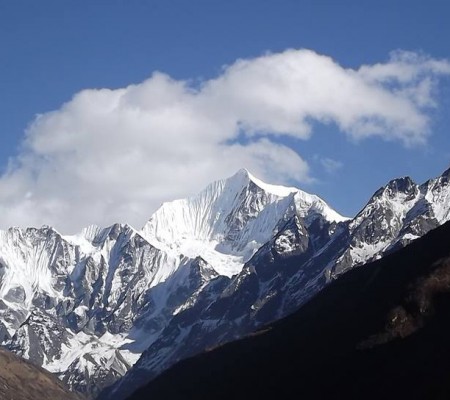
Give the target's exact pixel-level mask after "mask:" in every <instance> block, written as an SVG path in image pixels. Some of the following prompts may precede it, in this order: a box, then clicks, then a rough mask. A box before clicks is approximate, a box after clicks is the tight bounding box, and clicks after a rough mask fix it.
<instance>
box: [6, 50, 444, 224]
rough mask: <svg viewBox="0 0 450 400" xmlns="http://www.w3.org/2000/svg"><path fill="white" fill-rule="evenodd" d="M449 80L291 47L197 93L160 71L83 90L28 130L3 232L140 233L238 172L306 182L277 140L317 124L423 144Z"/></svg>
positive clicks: (420, 68)
mask: <svg viewBox="0 0 450 400" xmlns="http://www.w3.org/2000/svg"><path fill="white" fill-rule="evenodd" d="M449 74H450V63H449V62H448V61H445V60H434V59H432V58H430V57H427V56H424V55H418V54H416V53H406V52H395V53H393V54H392V56H391V59H390V60H389V61H388V62H386V63H383V64H375V65H365V66H363V67H361V68H359V69H357V70H354V69H345V68H343V67H341V66H340V65H339V64H338V63H336V62H335V61H334V60H332V59H331V58H329V57H326V56H322V55H319V54H317V53H315V52H313V51H309V50H287V51H285V52H283V53H278V54H267V55H264V56H262V57H259V58H254V59H248V60H237V61H236V62H234V63H233V64H231V65H229V66H226V67H224V68H223V71H222V73H221V74H220V76H218V77H217V78H215V79H212V80H208V81H204V82H201V84H200V85H196V86H195V87H193V86H191V85H190V83H189V82H185V81H178V80H174V79H172V78H170V77H169V76H167V75H165V74H163V73H155V74H153V75H152V76H151V77H150V78H149V79H147V80H146V81H144V82H142V83H140V84H136V85H130V86H128V87H125V88H121V89H115V90H109V89H101V90H96V89H88V90H84V91H82V92H80V93H78V94H76V95H75V96H74V97H73V98H72V100H70V101H69V102H67V103H66V104H64V105H62V106H61V107H60V108H59V109H58V110H55V111H53V112H49V113H46V114H43V115H40V116H38V117H37V118H36V119H35V120H34V121H33V122H32V123H31V125H30V127H29V129H28V131H27V132H26V137H25V139H24V143H23V150H22V153H21V154H20V155H19V156H18V157H17V158H15V159H14V160H12V161H11V165H10V167H9V169H8V171H7V173H5V174H4V175H3V176H2V177H1V178H0V211H1V214H2V222H1V224H2V226H3V227H6V226H9V225H41V224H43V223H46V224H52V225H55V226H56V227H57V228H59V229H61V230H63V231H74V230H77V229H80V228H81V227H82V226H84V225H87V224H89V223H98V224H101V225H105V224H109V223H112V222H115V221H125V222H129V223H131V224H134V225H137V226H139V225H142V224H143V223H144V221H145V220H146V218H147V217H148V216H149V215H150V213H151V212H152V211H153V210H154V209H155V208H156V207H157V206H158V205H159V204H160V203H161V202H162V201H165V200H168V199H172V198H176V197H180V196H185V195H187V194H190V193H194V192H195V191H197V190H198V189H200V188H201V187H202V186H204V185H205V184H206V183H207V182H209V181H210V180H212V179H216V178H218V177H224V176H228V175H230V174H232V173H233V172H234V171H235V170H237V169H238V168H240V167H247V168H249V169H250V170H252V171H254V173H255V174H256V175H259V176H261V177H262V178H265V179H269V180H275V181H283V180H286V181H288V180H290V181H292V180H295V181H298V182H305V181H308V180H310V179H311V177H310V172H309V168H308V164H307V163H306V162H305V161H304V160H303V159H302V157H301V156H300V155H299V154H297V153H296V152H294V151H293V150H292V149H290V148H288V147H287V146H286V145H284V144H283V142H282V141H280V140H278V138H279V137H281V136H284V135H288V136H292V137H295V138H298V139H303V140H306V139H308V138H309V136H310V135H311V134H313V132H312V126H311V124H310V122H311V121H318V122H322V123H334V124H336V125H337V126H338V127H339V129H340V130H341V131H342V132H344V133H345V134H346V135H348V136H350V137H353V138H356V139H364V138H365V137H369V136H379V137H380V138H383V139H386V140H397V141H399V142H400V143H403V144H408V145H410V144H414V143H421V142H424V141H425V140H426V138H427V135H428V134H429V117H428V111H429V110H430V108H431V107H434V106H435V105H436V102H437V99H436V97H435V91H434V88H435V87H436V84H437V82H438V79H439V77H441V76H443V75H449ZM240 135H241V136H242V135H243V136H244V138H245V140H244V141H240V140H238V138H239V137H240ZM324 162H325V164H324V167H325V168H328V170H330V171H331V170H332V169H333V168H334V169H336V168H339V163H336V162H334V165H333V160H331V159H329V161H328V162H327V161H324Z"/></svg>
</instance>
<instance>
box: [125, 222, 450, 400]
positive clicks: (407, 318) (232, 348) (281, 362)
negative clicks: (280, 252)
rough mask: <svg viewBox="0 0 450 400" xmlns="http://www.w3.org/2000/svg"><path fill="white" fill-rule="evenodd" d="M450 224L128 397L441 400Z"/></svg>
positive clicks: (449, 324)
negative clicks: (245, 335) (294, 309)
mask: <svg viewBox="0 0 450 400" xmlns="http://www.w3.org/2000/svg"><path fill="white" fill-rule="evenodd" d="M449 238H450V223H446V224H445V225H444V226H442V227H439V228H437V229H435V230H433V231H431V232H429V233H428V234H426V235H425V236H424V237H423V238H420V239H418V240H417V241H415V242H413V243H412V244H410V245H408V246H407V247H406V248H404V249H401V250H399V251H397V252H394V253H393V254H390V255H387V256H386V257H383V258H382V259H381V260H377V261H374V262H372V263H368V264H366V265H364V267H363V268H356V269H354V270H352V271H349V272H348V273H347V274H344V275H343V276H341V277H340V278H339V279H338V280H336V281H334V282H332V283H331V284H330V285H329V286H327V287H326V288H325V289H323V290H322V291H321V292H320V293H318V294H317V295H316V296H315V297H314V298H313V299H312V300H311V301H309V302H308V303H307V304H305V305H304V306H303V307H301V308H300V309H299V310H297V311H296V312H294V313H293V314H290V315H289V316H287V317H285V318H283V319H281V320H278V321H276V322H274V323H271V324H268V325H267V326H265V327H264V328H263V329H262V330H259V331H257V332H255V333H252V334H250V335H248V336H247V337H245V338H244V339H240V340H237V341H234V342H231V343H228V344H225V345H223V346H219V347H218V348H216V349H212V350H211V351H208V352H203V353H200V354H198V355H196V356H194V357H192V358H189V359H187V360H184V361H181V362H180V363H178V364H176V365H175V366H173V367H172V368H170V369H169V370H168V371H165V372H163V373H162V374H161V375H159V376H158V377H157V378H156V379H154V380H153V381H152V382H150V383H149V384H148V385H147V386H146V387H143V388H141V389H139V390H138V391H137V392H136V393H134V394H133V395H132V396H131V397H130V398H129V400H143V399H154V400H159V399H174V400H175V399H211V398H213V399H230V398H233V399H249V398H250V399H258V398H283V399H284V398H304V399H324V400H325V399H331V398H332V399H355V400H357V399H358V400H359V399H374V400H375V399H380V398H388V399H395V398H399V399H423V400H433V399H436V400H437V399H448V398H449V396H450V380H449V377H450V362H449V355H450V342H449V340H448V337H449V334H450V318H449V315H448V310H449V307H450V247H449Z"/></svg>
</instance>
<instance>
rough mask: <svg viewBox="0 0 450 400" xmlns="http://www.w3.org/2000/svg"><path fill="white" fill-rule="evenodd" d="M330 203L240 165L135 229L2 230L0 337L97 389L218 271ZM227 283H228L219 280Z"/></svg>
mask: <svg viewBox="0 0 450 400" xmlns="http://www.w3.org/2000/svg"><path fill="white" fill-rule="evenodd" d="M296 207H297V208H298V209H299V210H301V213H302V216H304V217H305V218H312V216H313V215H315V214H316V213H323V215H324V216H325V218H327V219H329V220H332V219H337V220H342V217H340V216H339V215H338V214H337V213H335V212H334V211H333V210H331V208H329V207H328V206H327V205H326V204H325V202H323V201H322V200H321V199H320V198H318V197H317V196H313V195H308V194H306V193H304V192H301V191H299V190H297V189H294V188H284V187H277V186H271V185H266V184H264V183H262V182H261V181H259V180H257V179H256V178H254V177H252V176H251V175H250V174H249V173H248V172H247V171H246V170H241V171H239V172H238V173H237V174H236V175H234V176H233V177H231V178H229V179H225V180H221V181H218V182H215V183H213V184H211V185H210V186H208V187H207V188H206V189H205V190H204V191H202V192H201V193H200V194H199V195H197V196H195V197H192V198H189V199H186V200H178V201H175V202H172V203H166V204H164V205H163V206H162V207H161V208H160V209H159V210H158V211H157V212H156V213H155V214H154V215H153V216H152V217H151V219H150V220H149V222H148V223H147V224H146V225H145V227H144V228H143V230H142V231H141V232H138V231H136V230H134V229H133V228H132V227H130V226H128V225H119V224H116V225H113V226H111V227H109V228H106V229H101V228H98V227H95V226H91V227H89V228H87V229H85V230H83V231H82V232H81V233H80V234H79V235H75V236H64V235H61V234H60V233H58V232H56V231H55V230H54V229H52V228H50V227H43V228H41V229H34V228H30V229H25V230H22V229H18V228H11V229H9V230H7V231H3V232H1V233H0V279H1V280H0V302H1V303H0V305H1V307H0V315H1V317H2V318H1V322H0V333H1V338H2V344H3V345H5V346H6V347H8V348H9V349H11V350H13V351H15V352H16V353H17V354H19V355H21V356H23V357H25V358H29V359H31V360H32V361H33V362H34V363H36V364H38V365H42V366H43V367H45V368H46V369H48V370H50V371H52V372H54V373H55V374H57V375H58V376H60V377H61V378H62V379H63V380H64V381H66V382H67V383H68V384H69V385H70V386H71V387H72V388H74V389H77V390H80V391H81V392H88V393H91V394H95V393H96V392H98V390H99V389H100V388H101V387H103V386H104V385H107V384H109V383H112V382H113V381H114V380H116V379H117V378H118V377H120V376H121V375H123V374H124V373H125V372H126V371H127V369H129V368H130V366H131V365H133V364H134V362H135V361H136V360H137V359H138V358H139V356H140V354H141V352H142V351H143V350H145V349H146V348H147V347H148V346H149V345H150V344H151V343H152V342H154V341H155V340H157V339H158V338H159V337H160V335H161V333H162V331H163V329H165V327H166V326H167V325H168V323H169V321H170V320H171V319H172V318H173V315H176V314H177V313H178V312H180V311H181V310H185V309H189V308H190V306H191V305H192V304H193V302H194V300H195V298H196V297H197V296H198V295H199V294H200V293H201V291H202V289H203V288H204V287H205V286H206V285H207V284H208V283H209V282H210V281H211V280H212V279H214V278H218V277H219V276H221V277H223V278H224V279H225V278H226V277H227V276H228V277H230V276H232V275H233V274H236V273H238V272H240V270H241V269H242V267H243V265H244V263H245V262H246V261H248V260H249V259H250V258H251V257H252V256H253V254H254V253H255V252H256V251H257V250H258V249H259V248H260V247H261V246H262V245H263V244H264V243H265V242H267V241H268V240H270V239H271V237H272V236H273V235H274V234H276V233H277V232H278V231H279V230H280V228H281V227H282V226H283V224H284V223H285V221H286V220H288V219H289V218H290V217H291V216H292V215H293V212H294V209H295V208H296ZM226 279H228V278H226Z"/></svg>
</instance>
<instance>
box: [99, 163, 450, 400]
mask: <svg viewBox="0 0 450 400" xmlns="http://www.w3.org/2000/svg"><path fill="white" fill-rule="evenodd" d="M449 175H450V170H447V171H446V172H444V174H443V175H442V176H440V177H439V178H437V179H433V180H430V181H428V182H426V183H424V184H423V185H420V186H418V185H416V184H415V183H413V182H412V181H411V180H410V179H409V178H401V179H396V180H393V181H391V182H389V183H388V184H387V185H386V186H385V187H383V188H381V189H379V190H378V191H377V192H376V193H375V194H374V195H373V196H372V198H371V199H370V200H369V202H368V204H367V205H366V206H365V207H364V208H363V209H362V210H361V212H360V213H358V215H357V216H356V217H355V218H353V219H352V220H346V219H344V218H342V217H338V218H335V217H334V216H333V217H332V218H330V216H329V214H327V213H324V214H322V213H321V212H320V211H318V210H317V208H312V209H310V210H311V211H308V212H306V213H305V212H303V210H305V208H303V207H301V208H300V207H299V208H296V202H295V201H294V204H293V206H292V210H291V212H290V213H288V214H287V215H286V217H285V218H284V219H283V224H284V225H282V226H281V225H280V228H279V229H278V232H276V233H275V234H274V235H273V237H272V238H271V239H270V240H269V241H267V242H266V243H265V244H264V245H263V246H261V247H260V248H259V250H258V251H257V252H256V253H255V254H254V256H253V257H252V258H251V259H250V260H249V261H248V262H247V263H246V264H245V265H244V267H243V268H242V270H241V272H240V273H239V274H237V275H235V276H233V277H232V278H231V279H225V278H224V277H223V276H220V277H217V278H215V279H213V280H212V281H211V282H210V283H209V284H208V285H206V286H205V287H204V289H203V290H202V291H201V292H200V293H199V295H198V296H197V297H196V299H195V301H193V302H192V305H191V306H190V307H189V309H185V310H182V311H181V312H179V313H177V314H176V315H175V316H174V318H173V319H172V320H171V321H170V323H169V324H168V326H167V327H166V328H165V330H164V331H163V333H162V335H160V337H159V339H158V340H156V341H155V342H153V343H152V345H151V346H150V347H149V348H148V349H147V350H146V351H145V352H144V353H143V355H142V356H141V358H140V359H139V361H138V362H137V363H136V364H135V366H134V367H133V368H132V369H131V371H129V372H128V373H127V375H126V376H125V377H124V378H122V379H121V380H120V381H119V382H118V383H117V384H116V385H114V386H113V387H112V388H110V389H109V390H108V391H107V392H105V393H104V395H103V398H110V399H122V398H125V397H126V396H128V395H130V394H131V393H132V392H133V391H134V390H136V389H137V388H138V387H139V386H141V385H142V384H144V383H145V382H148V381H149V380H151V379H152V378H153V377H155V376H156V375H158V374H159V373H160V372H162V371H163V370H165V369H167V368H168V367H170V366H171V365H173V364H175V363H176V362H177V361H179V360H180V359H184V358H186V357H189V356H191V355H193V354H196V353H200V352H202V351H204V350H206V349H208V348H214V347H216V346H217V345H218V344H219V343H225V342H228V341H231V340H234V339H236V338H238V337H242V336H244V335H246V334H248V333H250V332H253V331H254V330H256V329H257V328H258V327H261V326H262V325H264V324H266V323H268V322H271V321H274V320H277V319H279V318H282V317H283V316H285V315H287V314H289V313H291V312H293V311H294V310H296V309H298V307H299V306H301V305H302V304H303V303H305V302H306V301H307V300H308V299H310V298H311V297H312V296H313V295H315V294H316V293H318V292H319V291H320V290H321V289H322V288H323V287H324V286H325V285H326V284H327V283H328V282H330V280H332V279H334V278H336V277H337V276H338V275H340V274H342V273H344V272H345V271H347V270H348V269H350V268H352V267H355V266H357V265H361V264H363V263H365V262H368V261H369V260H372V259H376V258H380V257H381V256H382V255H383V254H385V253H387V252H390V251H393V249H395V248H396V247H398V246H404V245H406V244H407V243H409V242H410V241H411V240H413V239H415V238H417V237H419V236H422V235H424V234H425V233H427V232H428V231H429V230H430V229H433V228H435V227H437V226H439V225H440V224H443V223H444V222H446V221H447V220H448V219H449V217H450V216H449V208H450V202H449V201H448V200H449V197H448V196H449V193H450V185H449V183H448V177H449ZM327 211H328V210H327Z"/></svg>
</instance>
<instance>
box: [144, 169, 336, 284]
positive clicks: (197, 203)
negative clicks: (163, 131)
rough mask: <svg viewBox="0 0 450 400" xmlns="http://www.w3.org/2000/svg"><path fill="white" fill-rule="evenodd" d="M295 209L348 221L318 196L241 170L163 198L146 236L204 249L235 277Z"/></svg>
mask: <svg viewBox="0 0 450 400" xmlns="http://www.w3.org/2000/svg"><path fill="white" fill-rule="evenodd" d="M294 213H297V214H298V215H299V216H301V217H302V218H305V219H308V218H312V216H313V215H315V214H320V215H322V216H323V217H324V218H325V219H327V220H328V221H343V220H345V218H344V217H342V216H341V215H339V214H338V213H337V212H335V211H334V210H332V209H331V208H330V207H329V206H328V205H327V204H326V203H325V202H324V201H323V200H322V199H320V198H319V197H317V196H315V195H311V194H308V193H305V192H303V191H301V190H299V189H296V188H289V187H283V186H275V185H268V184H266V183H264V182H262V181H261V180H259V179H257V178H255V177H254V176H252V175H251V174H250V173H249V172H248V171H247V170H245V169H241V170H239V171H238V172H237V173H236V174H235V175H234V176H232V177H231V178H229V179H224V180H220V181H217V182H214V183H212V184H211V185H209V186H208V187H207V188H206V189H205V190H203V191H202V192H200V193H199V194H198V195H196V196H194V197H191V198H187V199H182V200H176V201H173V202H170V203H164V204H163V205H162V206H161V208H160V209H159V210H157V211H156V212H155V214H153V216H152V217H151V218H150V220H149V221H148V223H147V224H146V225H145V226H144V228H143V230H142V235H143V236H144V237H146V238H148V239H149V240H150V241H151V242H152V243H156V244H157V246H159V247H160V248H162V249H165V250H166V251H168V252H171V251H172V252H174V253H176V254H184V255H187V256H189V257H195V256H197V255H199V254H200V255H201V256H202V257H203V258H204V259H205V260H207V261H208V262H209V263H210V264H211V265H212V266H213V268H215V269H216V271H217V272H218V273H220V274H221V275H227V276H229V277H231V276H232V275H235V274H237V273H239V272H240V271H241V269H242V266H243V265H244V263H245V262H247V261H248V260H249V259H250V258H251V257H252V256H253V254H254V253H255V252H256V250H258V249H259V248H260V247H261V246H262V245H263V244H264V243H266V242H267V241H268V240H270V239H271V238H272V237H273V235H275V234H276V233H277V232H278V231H279V229H280V226H281V225H282V224H283V223H284V221H286V220H287V219H288V218H289V217H290V216H292V215H293V214H294Z"/></svg>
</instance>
